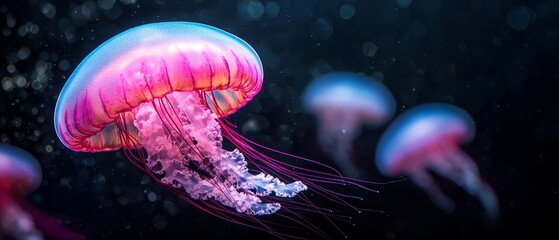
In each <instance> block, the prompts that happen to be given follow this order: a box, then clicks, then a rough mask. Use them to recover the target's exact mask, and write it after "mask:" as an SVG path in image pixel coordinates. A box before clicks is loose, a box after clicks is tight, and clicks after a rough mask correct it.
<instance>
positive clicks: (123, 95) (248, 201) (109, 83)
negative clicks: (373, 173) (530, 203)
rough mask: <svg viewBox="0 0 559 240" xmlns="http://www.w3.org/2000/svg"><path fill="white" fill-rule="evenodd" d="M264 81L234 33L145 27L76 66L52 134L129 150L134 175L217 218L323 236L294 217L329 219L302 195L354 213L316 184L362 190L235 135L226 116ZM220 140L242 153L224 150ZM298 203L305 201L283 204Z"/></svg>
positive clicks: (86, 145) (73, 144)
mask: <svg viewBox="0 0 559 240" xmlns="http://www.w3.org/2000/svg"><path fill="white" fill-rule="evenodd" d="M262 80H263V75H262V64H261V61H260V59H259V57H258V55H257V54H256V52H255V51H254V50H253V49H252V48H251V47H250V46H249V45H248V44H247V43H246V42H244V41H243V40H241V39H240V38H238V37H236V36H234V35H232V34H230V33H227V32H225V31H223V30H220V29H217V28H214V27H211V26H208V25H203V24H198V23H190V22H163V23H152V24H146V25H142V26H138V27H135V28H132V29H130V30H127V31H125V32H123V33H120V34H119V35H117V36H115V37H113V38H111V39H109V40H108V41H106V42H105V43H103V44H102V45H101V46H99V47H98V48H97V49H95V50H94V51H93V52H92V53H90V54H89V55H88V56H87V57H86V58H85V59H84V60H83V61H82V62H81V63H80V65H79V66H78V67H77V68H76V69H75V71H74V72H73V73H72V75H71V76H70V78H69V79H68V81H67V83H66V84H65V85H64V87H63V89H62V91H61V92H60V96H59V98H58V101H57V104H56V109H55V117H54V122H55V129H56V133H57V134H58V137H59V138H60V140H61V141H62V142H63V143H64V145H66V147H68V148H69V149H71V150H74V151H85V152H100V151H110V150H117V149H120V148H122V149H124V152H125V153H126V155H127V157H128V158H129V159H130V160H131V161H132V163H134V164H135V165H136V166H137V167H138V168H140V169H142V170H144V171H145V172H146V173H148V174H150V175H151V176H152V177H153V178H154V179H156V180H157V181H158V182H159V183H161V184H163V185H164V186H166V187H167V188H169V189H170V190H171V191H172V192H173V193H175V194H177V195H178V196H179V197H181V198H182V199H183V200H185V201H187V202H189V203H190V204H192V205H194V206H196V207H198V208H200V209H202V210H204V211H206V212H207V213H209V214H212V215H214V216H216V217H219V218H222V219H224V220H227V221H231V222H234V223H238V224H243V225H246V226H250V227H254V228H257V229H260V230H264V231H268V232H270V233H272V234H275V235H276V236H280V237H287V235H285V234H283V233H279V232H277V231H276V230H275V228H274V226H276V225H282V224H283V223H282V224H274V223H270V222H268V221H263V220H260V219H259V218H256V217H255V215H268V214H273V213H275V212H277V211H278V210H279V209H280V208H282V209H285V212H284V213H285V214H283V213H282V214H279V215H280V216H283V217H285V218H286V219H289V220H292V221H294V222H296V223H297V224H299V225H300V226H301V225H302V226H303V227H306V228H308V229H311V230H312V231H314V232H316V233H318V234H320V235H322V236H326V235H325V234H324V233H323V231H322V229H320V228H318V227H317V226H315V225H313V224H312V223H310V222H308V221H306V220H305V219H304V217H303V216H302V215H300V214H299V213H298V212H295V211H293V210H303V211H311V212H318V213H323V212H324V211H325V210H324V209H322V208H319V207H317V206H315V205H314V204H312V202H311V201H310V200H309V199H308V198H306V197H305V196H304V195H301V194H299V195H297V194H298V193H300V192H302V191H305V190H307V188H310V189H311V190H312V191H315V192H316V193H318V194H319V195H320V196H324V197H327V198H329V199H331V200H333V201H335V202H338V203H341V204H344V205H349V204H347V202H346V201H345V200H344V198H346V197H351V196H346V195H343V194H339V193H336V192H334V191H332V190H330V189H327V188H324V187H321V186H319V185H318V184H317V183H323V182H324V183H333V184H349V185H357V186H361V185H359V184H358V183H357V182H358V180H354V181H352V180H350V179H345V178H342V177H340V176H339V175H338V174H336V173H335V172H332V170H331V169H330V170H329V171H330V173H328V172H324V171H322V172H321V171H319V170H311V169H303V168H301V167H298V166H295V165H291V164H289V163H284V162H282V161H279V160H277V159H274V158H272V157H269V156H267V155H265V154H263V153H261V152H259V151H257V150H255V147H258V148H260V149H263V150H267V151H271V152H273V153H275V154H278V153H279V154H283V156H291V155H288V154H285V153H281V152H278V151H275V150H273V149H269V148H266V147H264V146H261V145H258V144H256V143H254V142H251V141H250V140H248V139H246V138H244V137H242V136H241V135H239V134H238V133H236V132H235V131H233V130H232V129H231V123H229V122H227V120H226V119H225V118H224V117H225V116H227V115H229V114H232V113H234V112H235V111H236V110H237V109H238V108H240V107H242V106H244V105H245V104H246V103H247V102H248V101H250V100H251V99H252V98H253V97H254V96H255V95H256V94H257V93H258V91H259V90H260V88H261V86H262ZM223 136H225V137H226V139H228V140H229V141H230V142H231V143H232V144H233V145H234V146H235V147H237V149H234V150H232V151H228V150H225V149H223V148H222V140H223ZM144 150H145V152H144ZM291 157H295V156H291ZM295 158H297V157H295ZM297 159H299V160H305V159H303V158H297ZM247 161H248V162H250V163H252V164H253V165H254V167H255V170H249V169H248V168H247ZM306 161H307V162H312V161H311V160H306ZM315 164H316V166H319V167H320V166H322V165H320V164H319V163H316V162H315ZM323 168H324V169H328V168H326V167H323ZM325 171H326V170H325ZM268 173H273V174H274V176H272V175H269V174H268ZM303 182H305V183H303ZM296 195H297V196H299V197H300V199H301V200H302V201H300V202H293V201H287V199H286V198H292V197H295V196H296ZM280 203H283V206H282V204H280ZM286 207H287V208H286ZM286 214H288V215H289V214H290V215H289V216H288V215H286ZM323 216H325V217H326V218H328V219H330V218H331V215H329V213H324V214H323ZM247 222H248V223H247Z"/></svg>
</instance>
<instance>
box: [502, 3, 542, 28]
mask: <svg viewBox="0 0 559 240" xmlns="http://www.w3.org/2000/svg"><path fill="white" fill-rule="evenodd" d="M535 18H536V14H535V13H534V11H533V10H532V9H530V8H528V7H526V6H516V7H513V8H511V9H510V10H509V11H508V13H507V16H506V20H507V23H508V24H509V26H510V27H511V28H513V29H515V30H519V31H524V30H526V29H527V28H528V26H530V24H532V23H533V22H534V19H535Z"/></svg>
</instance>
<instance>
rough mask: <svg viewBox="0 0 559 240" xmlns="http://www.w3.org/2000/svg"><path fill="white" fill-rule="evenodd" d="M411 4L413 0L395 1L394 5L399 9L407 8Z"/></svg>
mask: <svg viewBox="0 0 559 240" xmlns="http://www.w3.org/2000/svg"><path fill="white" fill-rule="evenodd" d="M412 2H413V0H396V4H398V7H401V8H407V7H409V6H410V5H411V3H412Z"/></svg>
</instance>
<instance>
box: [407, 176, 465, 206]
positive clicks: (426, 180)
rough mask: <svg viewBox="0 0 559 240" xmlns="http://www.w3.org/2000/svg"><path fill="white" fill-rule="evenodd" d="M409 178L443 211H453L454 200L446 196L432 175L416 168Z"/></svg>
mask: <svg viewBox="0 0 559 240" xmlns="http://www.w3.org/2000/svg"><path fill="white" fill-rule="evenodd" d="M410 178H411V180H412V181H413V182H414V183H415V184H416V185H417V186H419V187H420V188H422V189H423V190H424V191H425V192H426V193H427V195H428V196H429V198H431V201H432V202H433V203H434V204H435V205H436V206H437V207H438V208H440V209H442V210H443V211H445V212H453V211H454V202H453V201H452V200H451V199H450V198H449V197H448V196H446V195H445V194H444V193H443V192H442V191H441V190H440V188H439V186H438V185H437V183H436V181H435V180H434V179H433V177H432V176H431V175H430V174H429V173H428V172H427V171H424V170H423V169H417V170H416V171H415V172H413V173H412V174H411V176H410Z"/></svg>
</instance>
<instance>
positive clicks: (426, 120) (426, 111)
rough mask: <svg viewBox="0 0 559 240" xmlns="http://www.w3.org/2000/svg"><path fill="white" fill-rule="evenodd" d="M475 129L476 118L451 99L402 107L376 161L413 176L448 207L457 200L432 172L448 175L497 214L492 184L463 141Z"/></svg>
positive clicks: (387, 170) (392, 172) (391, 172)
mask: <svg viewBox="0 0 559 240" xmlns="http://www.w3.org/2000/svg"><path fill="white" fill-rule="evenodd" d="M474 135H475V126H474V121H473V119H472V118H471V117H470V116H469V115H468V113H466V112H465V111H464V110H462V109H460V108H457V107H454V106H451V105H447V104H436V103H432V104H424V105H422V106H418V107H415V108H413V109H410V110H408V111H407V112H404V113H403V114H402V115H401V116H399V117H398V118H397V119H396V120H395V121H394V122H393V123H392V124H391V125H390V126H389V127H388V129H387V130H386V132H385V133H384V134H383V135H382V137H381V138H380V140H379V144H378V147H377V152H376V165H377V168H378V169H379V171H380V172H381V173H382V174H384V175H386V176H404V175H405V176H409V177H410V179H411V180H412V181H413V182H414V183H415V184H416V185H418V186H419V187H420V188H422V189H423V190H424V191H425V192H426V193H427V194H428V195H429V197H430V198H431V200H432V201H433V203H434V204H435V205H436V206H437V207H439V208H441V209H442V210H444V211H446V212H451V211H453V210H454V202H453V201H452V200H451V199H450V198H449V197H448V196H446V195H445V194H444V193H443V192H442V191H441V190H440V189H439V187H438V186H437V184H436V183H435V180H434V178H433V176H431V174H430V173H431V172H433V173H434V174H437V175H439V176H441V177H444V178H448V179H450V180H451V181H453V182H454V183H456V184H457V185H459V186H461V187H462V188H463V189H464V190H465V191H466V192H468V193H469V194H471V195H473V196H475V197H476V198H477V199H478V200H479V201H480V203H481V205H482V207H483V208H484V210H485V213H486V215H487V216H488V217H490V218H493V217H496V215H497V214H498V208H499V207H498V202H497V197H496V195H495V192H494V191H493V189H492V188H491V187H490V186H489V185H488V183H486V182H484V181H483V180H482V179H481V178H480V173H479V171H478V168H477V165H476V164H475V161H474V160H473V159H472V158H470V157H469V156H468V155H467V154H466V153H464V152H463V151H462V150H461V148H460V144H463V143H466V142H469V141H470V140H472V139H473V137H474Z"/></svg>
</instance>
